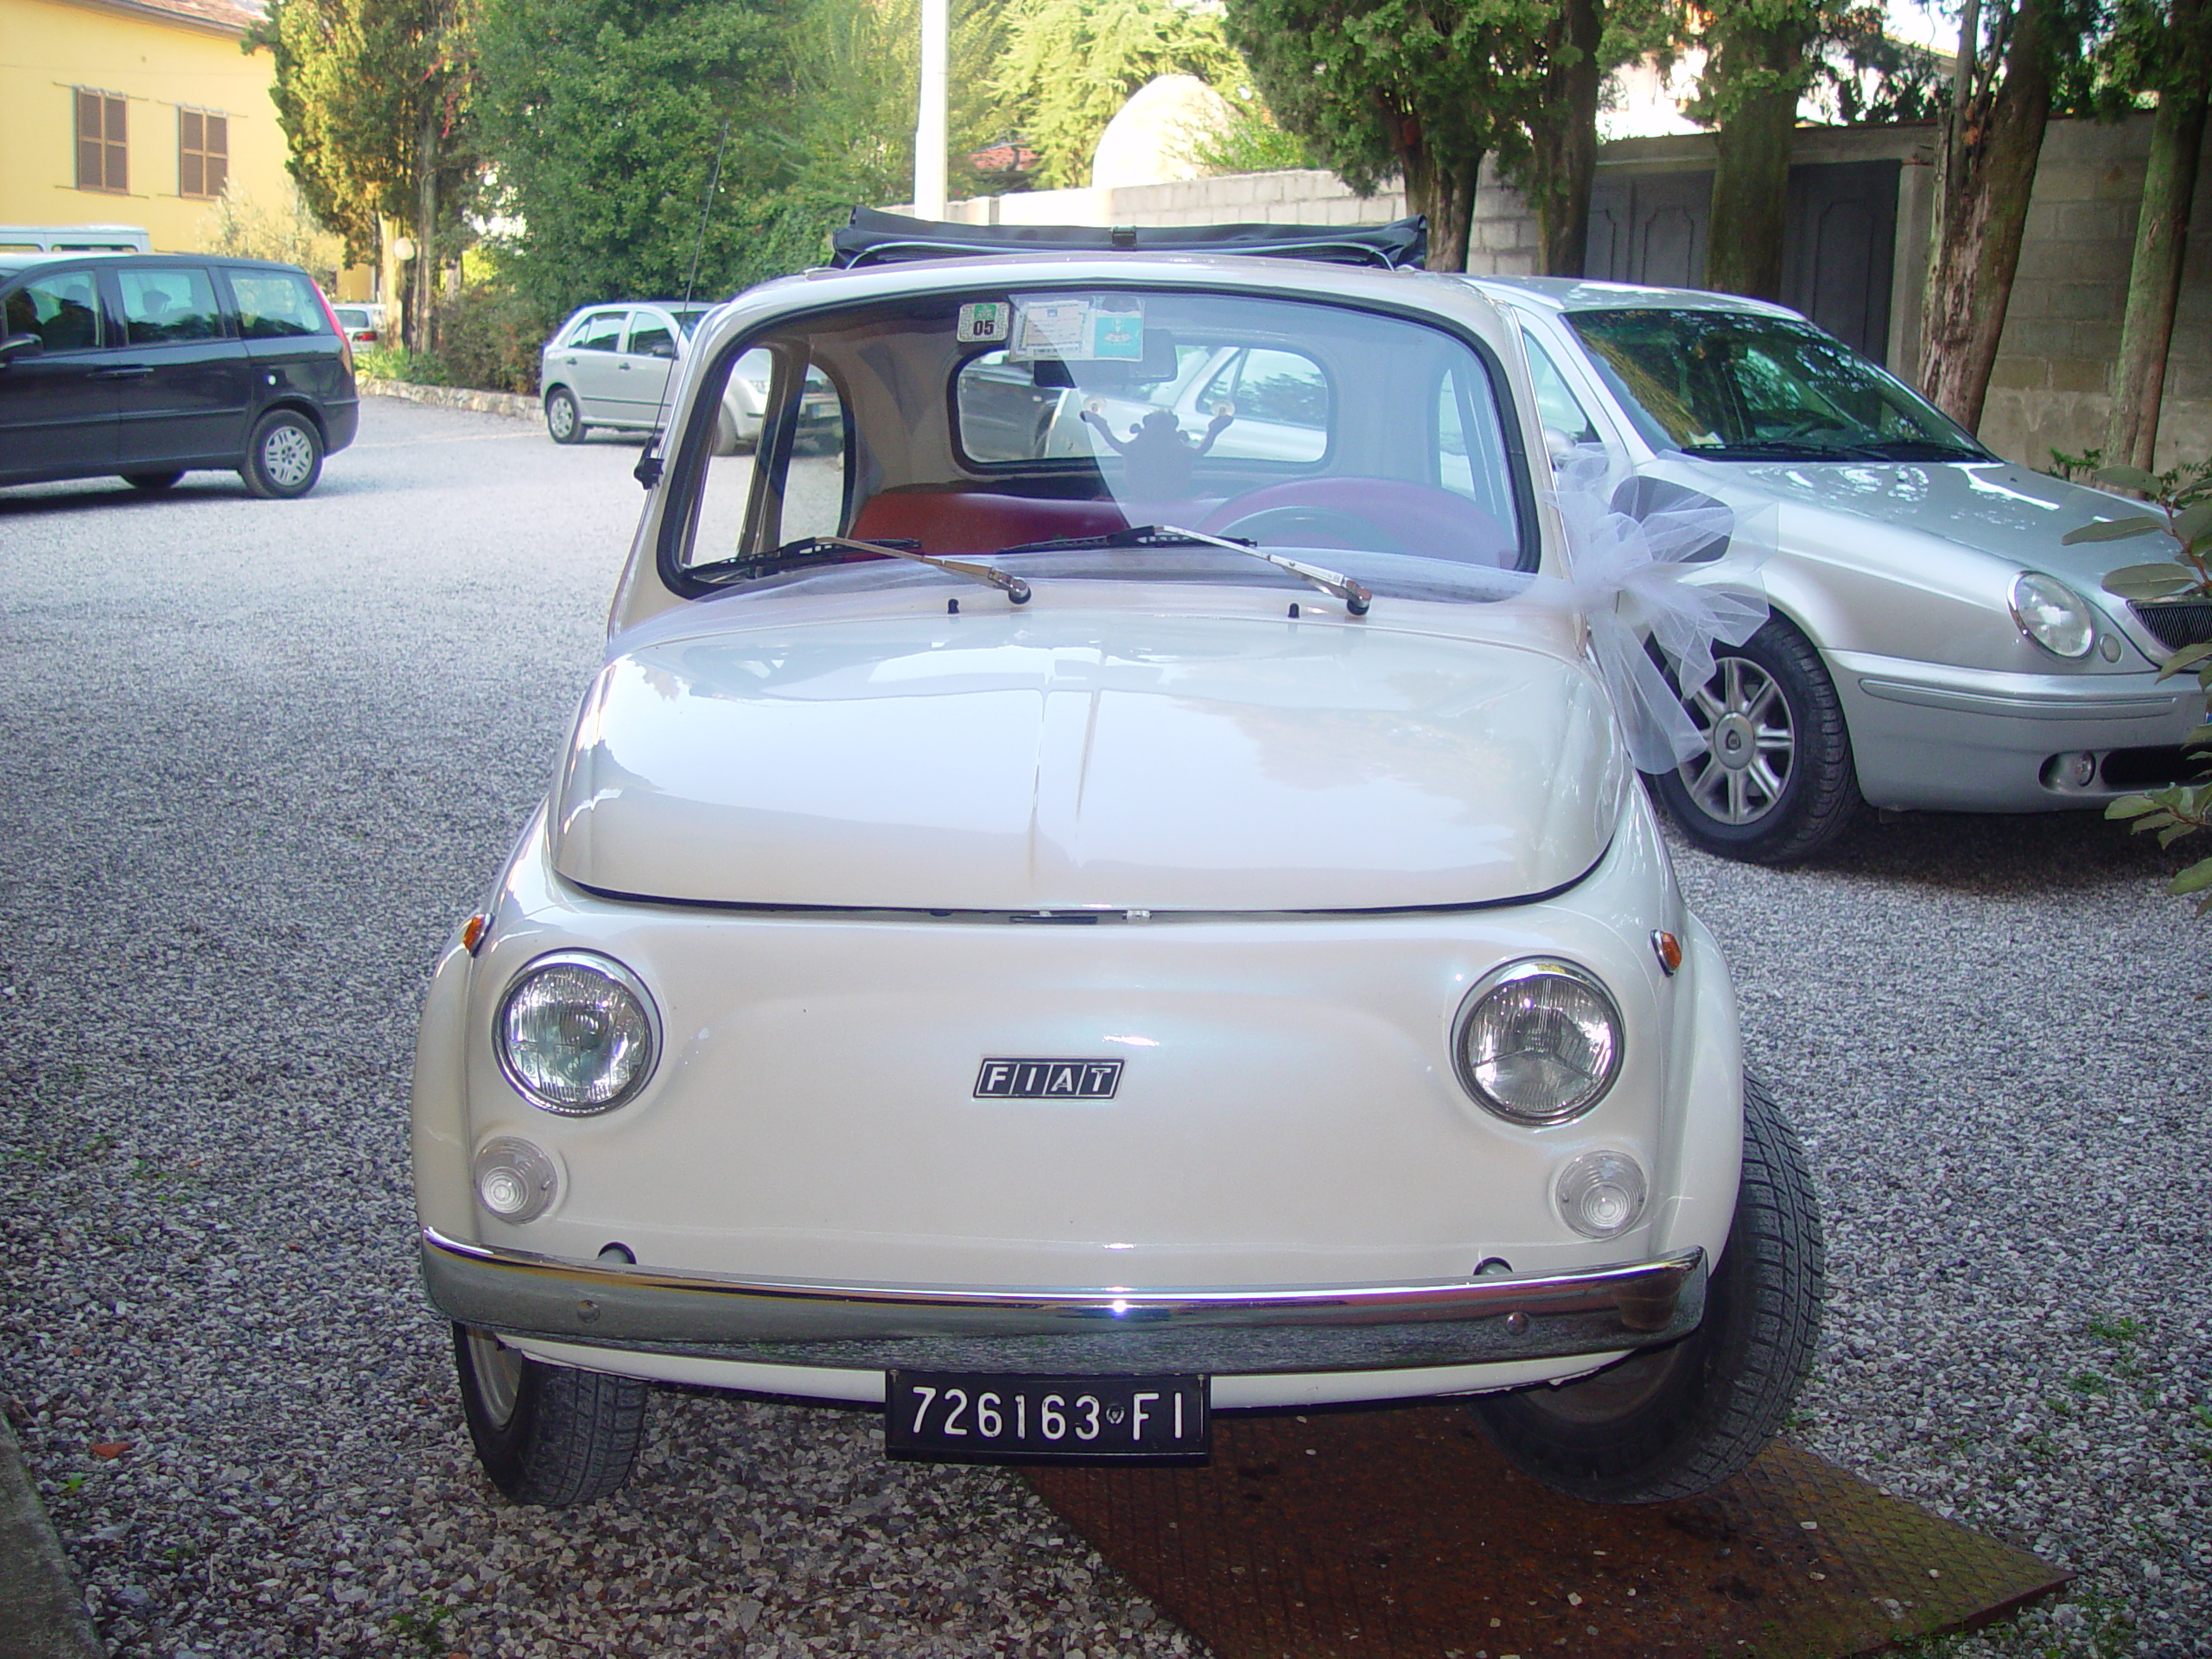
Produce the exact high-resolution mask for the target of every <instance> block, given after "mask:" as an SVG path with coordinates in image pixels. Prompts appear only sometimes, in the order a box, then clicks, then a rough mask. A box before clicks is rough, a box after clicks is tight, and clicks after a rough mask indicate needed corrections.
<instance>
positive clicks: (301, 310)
mask: <svg viewBox="0 0 2212 1659" xmlns="http://www.w3.org/2000/svg"><path fill="white" fill-rule="evenodd" d="M231 292H232V295H234V296H236V297H237V299H238V327H239V330H240V332H241V333H243V334H245V337H246V338H247V339H248V340H293V339H297V338H298V337H299V336H301V335H302V334H328V333H329V332H330V324H329V323H328V322H327V321H325V320H324V317H323V315H322V302H321V301H320V300H318V299H316V297H315V289H313V288H312V287H310V286H309V285H308V279H307V278H306V277H296V276H294V275H293V274H292V273H291V272H289V271H285V270H251V271H249V270H233V271H232V272H231Z"/></svg>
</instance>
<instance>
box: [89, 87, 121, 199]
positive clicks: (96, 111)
mask: <svg viewBox="0 0 2212 1659" xmlns="http://www.w3.org/2000/svg"><path fill="white" fill-rule="evenodd" d="M127 108H128V105H127V104H126V102H125V100H124V98H123V97H122V96H121V95H120V94H119V93H116V92H92V91H91V90H90V89H88V88H86V87H83V86H79V88H77V188H79V190H112V191H114V192H115V193H116V194H118V195H122V194H126V193H127V192H128V191H129V190H130V168H129V165H128V160H127V158H128V156H129V151H130V147H129V145H128V144H127V143H125V142H124V112H125V111H126V109H127Z"/></svg>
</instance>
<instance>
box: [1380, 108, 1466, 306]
mask: <svg viewBox="0 0 2212 1659" xmlns="http://www.w3.org/2000/svg"><path fill="white" fill-rule="evenodd" d="M1397 133H1398V137H1397V143H1396V145H1395V148H1396V149H1397V152H1398V163H1399V168H1400V170H1401V174H1402V176H1403V178H1404V180H1405V184H1406V211H1407V212H1408V213H1426V214H1427V215H1428V264H1427V268H1428V269H1429V270H1465V269H1466V268H1467V245H1468V242H1469V241H1470V239H1471V237H1472V234H1473V231H1474V219H1475V186H1476V182H1477V181H1478V180H1479V179H1480V177H1481V176H1482V170H1483V155H1484V152H1483V151H1481V150H1476V151H1474V152H1473V153H1472V155H1471V156H1449V157H1445V156H1438V155H1436V154H1435V153H1434V152H1433V151H1432V150H1431V149H1429V148H1428V146H1427V144H1426V143H1424V142H1423V140H1422V134H1421V121H1420V118H1418V117H1416V116H1406V117H1403V118H1401V119H1400V120H1399V122H1398V127H1397Z"/></svg>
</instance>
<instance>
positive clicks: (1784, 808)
mask: <svg viewBox="0 0 2212 1659" xmlns="http://www.w3.org/2000/svg"><path fill="white" fill-rule="evenodd" d="M1682 707H1683V709H1685V710H1687V711H1688V715H1689V717H1690V720H1691V721H1692V722H1693V723H1694V725H1695V726H1696V727H1697V728H1698V730H1699V732H1700V734H1702V735H1703V736H1704V738H1705V748H1704V750H1703V751H1702V752H1701V753H1699V754H1697V755H1695V756H1694V757H1692V758H1691V759H1690V760H1688V761H1687V762H1686V763H1684V764H1683V765H1682V766H1679V767H1677V768H1676V769H1675V771H1673V772H1662V773H1660V774H1659V776H1658V778H1657V779H1656V785H1657V789H1658V792H1659V797H1660V798H1661V799H1662V800H1663V801H1664V802H1666V804H1667V809H1668V810H1669V813H1671V814H1672V815H1673V817H1674V819H1675V823H1678V824H1680V825H1681V828H1682V830H1683V832H1684V833H1685V834H1686V835H1688V836H1689V838H1690V839H1691V840H1692V841H1694V842H1696V843H1697V844H1698V845H1699V846H1700V847H1702V848H1704V849H1706V850H1707V852H1709V853H1719V855H1722V856H1723V857H1725V858H1741V859H1748V860H1750V861H1752V862H1754V863H1759V864H1787V863H1789V862H1791V861H1794V860H1796V859H1801V858H1804V857H1806V856H1808V855H1810V854H1812V853H1815V852H1817V851H1818V850H1819V849H1821V848H1822V847H1825V846H1827V844H1828V842H1831V841H1834V839H1835V838H1836V837H1837V836H1840V835H1841V834H1842V833H1843V832H1844V831H1845V830H1846V829H1849V828H1850V827H1851V825H1852V823H1853V822H1854V821H1855V820H1856V819H1857V818H1858V817H1859V814H1860V810H1861V807H1862V805H1863V803H1862V802H1861V801H1860V799H1859V779H1858V773H1857V771H1856V769H1855V768H1854V766H1853V763H1852V758H1851V734H1850V732H1849V730H1848V729H1847V728H1846V727H1845V725H1844V722H1843V703H1842V701H1841V700H1840V698H1839V697H1838V696H1836V691H1835V685H1834V682H1833V681H1831V680H1830V679H1829V678H1828V676H1827V670H1826V669H1825V668H1823V667H1822V666H1821V654H1820V652H1817V651H1815V649H1814V648H1813V646H1812V644H1811V642H1810V641H1809V640H1808V639H1806V638H1805V636H1804V635H1803V634H1802V633H1800V632H1797V630H1796V629H1795V628H1793V627H1791V626H1789V624H1788V623H1787V622H1783V621H1782V620H1778V619H1770V620H1768V621H1767V623H1766V624H1765V626H1763V627H1761V628H1760V629H1759V631H1758V632H1757V633H1755V634H1753V635H1752V636H1751V638H1750V639H1748V640H1746V641H1745V642H1744V643H1743V644H1742V645H1724V646H1720V647H1719V648H1718V649H1716V650H1715V652H1713V677H1712V678H1711V679H1709V680H1707V682H1706V683H1704V684H1703V685H1702V686H1700V687H1699V688H1698V689H1697V690H1696V691H1694V693H1692V694H1691V695H1690V696H1686V697H1684V698H1683V699H1682Z"/></svg>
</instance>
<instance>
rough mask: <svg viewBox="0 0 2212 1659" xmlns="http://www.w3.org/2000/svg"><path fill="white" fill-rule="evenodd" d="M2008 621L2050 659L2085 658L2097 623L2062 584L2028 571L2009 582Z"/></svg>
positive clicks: (2076, 595) (2078, 599)
mask: <svg viewBox="0 0 2212 1659" xmlns="http://www.w3.org/2000/svg"><path fill="white" fill-rule="evenodd" d="M2012 620H2013V621H2015V622H2017V623H2018V624H2019V627H2020V632H2022V633H2024V634H2026V635H2027V636H2028V638H2029V639H2032V640H2034V641H2035V642H2036V644H2037V645H2041V646H2042V647H2043V648H2044V650H2045V651H2047V652H2050V654H2051V655H2052V656H2054V657H2063V658H2067V659H2068V660H2069V661H2072V660H2074V659H2075V658H2082V657H2086V656H2088V654H2089V647H2090V646H2092V645H2095V644H2096V643H2097V620H2096V616H2095V614H2094V613H2093V612H2092V611H2091V610H2090V609H2089V607H2088V602H2087V601H2085V600H2083V599H2082V596H2081V595H2080V594H2077V593H2075V591H2074V590H2073V589H2072V588H2069V587H2068V586H2067V585H2066V584H2065V583H2064V582H2056V581H2054V580H2053V579H2052V578H2050V577H2049V576H2042V575H2037V574H2036V573H2035V572H2034V571H2032V570H2030V571H2027V572H2025V573H2024V574H2023V575H2019V576H2018V577H2015V578H2014V579H2013V582H2012Z"/></svg>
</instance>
